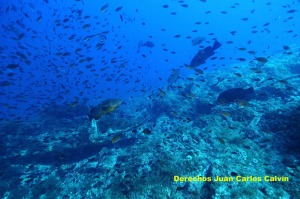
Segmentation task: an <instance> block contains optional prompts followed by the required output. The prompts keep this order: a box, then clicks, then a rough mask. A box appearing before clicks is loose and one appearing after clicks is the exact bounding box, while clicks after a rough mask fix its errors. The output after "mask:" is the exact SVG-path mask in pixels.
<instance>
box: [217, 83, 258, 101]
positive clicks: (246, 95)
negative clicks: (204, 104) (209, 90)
mask: <svg viewBox="0 0 300 199" xmlns="http://www.w3.org/2000/svg"><path fill="white" fill-rule="evenodd" d="M254 96H255V92H254V89H253V87H250V88H248V89H243V88H232V89H228V90H226V91H223V92H222V93H220V95H219V97H218V99H217V102H218V103H220V104H227V103H231V102H236V101H239V100H251V99H252V98H253V97H254Z"/></svg>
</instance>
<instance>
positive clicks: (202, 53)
mask: <svg viewBox="0 0 300 199" xmlns="http://www.w3.org/2000/svg"><path fill="white" fill-rule="evenodd" d="M221 46H222V44H221V43H220V42H218V41H217V40H215V42H214V45H213V46H207V47H206V48H204V49H202V50H199V52H198V53H197V54H196V55H195V56H194V58H193V59H192V61H191V63H190V65H189V66H190V67H192V68H196V67H197V66H200V65H202V64H204V63H205V61H206V60H207V59H208V58H209V57H211V56H213V55H214V54H215V50H216V49H218V48H220V47H221Z"/></svg>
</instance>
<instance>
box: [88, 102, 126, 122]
mask: <svg viewBox="0 0 300 199" xmlns="http://www.w3.org/2000/svg"><path fill="white" fill-rule="evenodd" d="M122 102H123V101H122V100H120V99H108V100H104V101H102V102H101V103H100V104H98V105H97V106H95V107H93V108H92V109H91V110H90V114H89V115H88V116H89V119H90V121H92V119H95V120H98V119H100V118H101V117H103V116H104V115H106V114H108V113H110V112H113V111H114V110H115V109H116V108H117V107H119V106H120V105H121V104H122Z"/></svg>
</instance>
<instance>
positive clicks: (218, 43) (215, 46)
mask: <svg viewBox="0 0 300 199" xmlns="http://www.w3.org/2000/svg"><path fill="white" fill-rule="evenodd" d="M221 46H222V44H221V43H220V42H218V41H217V40H215V42H214V45H213V50H216V49H218V48H220V47H221Z"/></svg>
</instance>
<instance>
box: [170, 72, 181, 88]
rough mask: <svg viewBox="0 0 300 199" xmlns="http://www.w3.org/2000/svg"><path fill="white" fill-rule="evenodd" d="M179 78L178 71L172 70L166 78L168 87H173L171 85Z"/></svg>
mask: <svg viewBox="0 0 300 199" xmlns="http://www.w3.org/2000/svg"><path fill="white" fill-rule="evenodd" d="M179 78H180V76H179V69H172V73H171V75H170V76H169V78H168V87H170V86H173V84H174V83H175V82H176V81H177V80H178V79H179Z"/></svg>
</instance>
